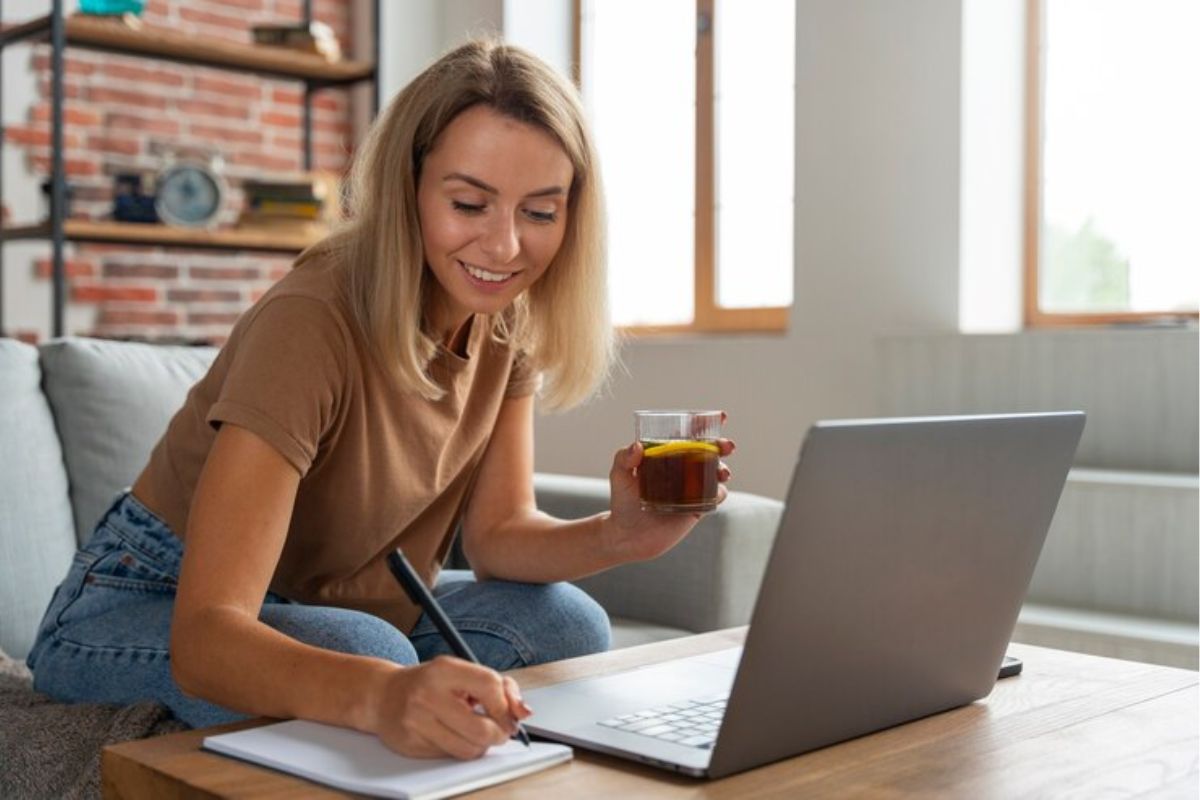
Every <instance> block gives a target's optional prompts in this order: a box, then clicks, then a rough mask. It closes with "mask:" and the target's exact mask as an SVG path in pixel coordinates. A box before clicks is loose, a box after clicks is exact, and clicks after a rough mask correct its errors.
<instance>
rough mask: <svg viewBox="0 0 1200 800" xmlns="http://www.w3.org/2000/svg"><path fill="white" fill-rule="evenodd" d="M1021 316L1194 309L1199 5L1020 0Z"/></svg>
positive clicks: (1067, 317) (1067, 319)
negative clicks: (1023, 60)
mask: <svg viewBox="0 0 1200 800" xmlns="http://www.w3.org/2000/svg"><path fill="white" fill-rule="evenodd" d="M1028 22H1029V48H1028V50H1029V54H1030V55H1029V78H1028V80H1029V84H1028V86H1029V107H1028V117H1029V134H1028V139H1029V142H1028V146H1027V147H1028V150H1027V162H1028V164H1027V174H1026V177H1027V183H1028V188H1027V192H1028V195H1027V203H1026V206H1027V208H1026V234H1025V239H1026V247H1025V261H1026V290H1025V317H1026V322H1027V324H1029V325H1035V326H1036V325H1055V324H1080V323H1091V322H1102V323H1108V322H1121V321H1129V322H1137V321H1145V320H1151V319H1157V318H1172V317H1173V318H1181V319H1182V318H1187V317H1191V318H1195V317H1196V312H1197V308H1198V307H1200V247H1198V246H1197V242H1196V240H1195V236H1194V234H1193V233H1192V231H1193V230H1194V229H1195V228H1194V226H1195V224H1196V221H1195V217H1196V211H1197V205H1196V201H1195V197H1196V187H1197V186H1198V185H1200V103H1197V102H1196V97H1197V95H1198V94H1200V77H1198V76H1200V48H1197V47H1196V41H1197V39H1198V38H1200V4H1197V3H1196V2H1195V0H1030V3H1029V20H1028Z"/></svg>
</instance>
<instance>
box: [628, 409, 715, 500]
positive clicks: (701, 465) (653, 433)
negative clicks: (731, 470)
mask: <svg viewBox="0 0 1200 800" xmlns="http://www.w3.org/2000/svg"><path fill="white" fill-rule="evenodd" d="M633 418H634V427H635V436H636V437H637V440H638V441H639V442H641V443H642V463H641V466H639V467H638V487H639V490H640V497H641V501H642V508H643V509H645V510H647V511H667V512H689V513H696V512H704V511H712V510H713V509H714V508H716V507H717V486H718V481H717V467H718V466H719V465H720V463H721V449H720V446H719V445H718V444H717V440H718V439H719V438H720V436H721V412H720V411H682V410H666V411H635V412H633Z"/></svg>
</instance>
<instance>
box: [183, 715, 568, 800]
mask: <svg viewBox="0 0 1200 800" xmlns="http://www.w3.org/2000/svg"><path fill="white" fill-rule="evenodd" d="M203 746H204V749H205V750H212V751H214V752H217V753H222V754H224V755H229V756H233V757H234V758H240V759H243V760H245V761H251V762H254V763H255V764H262V765H263V766H267V767H272V768H274V769H278V770H282V771H283V772H290V773H292V774H293V775H299V776H301V777H303V778H308V779H309V780H311V781H316V782H317V783H324V784H327V785H329V786H335V787H337V788H339V789H345V790H346V791H350V792H358V793H359V794H367V795H374V796H376V797H396V798H404V799H405V800H437V798H439V797H452V796H454V795H456V794H462V793H463V792H470V791H473V790H475V789H482V788H483V787H485V786H491V785H492V784H496V783H503V782H504V781H509V780H512V779H513V778H519V777H521V776H522V775H528V774H529V773H531V772H537V771H539V770H543V769H546V768H547V767H551V766H553V765H555V764H559V763H562V762H564V761H569V760H570V759H571V748H569V747H566V746H564V745H560V744H546V743H542V742H534V743H533V745H532V746H530V747H528V748H527V747H525V745H523V744H521V743H520V742H515V741H510V742H507V743H506V744H504V745H503V746H501V747H493V748H492V749H490V750H489V751H488V752H487V753H486V754H485V755H484V756H483V757H482V758H478V759H475V760H473V761H458V760H457V759H450V758H439V759H427V758H406V757H404V756H402V755H399V754H398V753H395V752H393V751H391V750H389V749H388V748H387V747H386V746H384V744H383V743H382V742H380V741H379V739H377V738H376V737H374V736H372V735H371V734H369V733H360V732H359V731H354V730H349V729H348V728H338V727H334V726H332V725H322V724H321V723H319V722H308V721H306V720H291V721H289V722H279V723H276V724H274V725H264V726H263V727H261V728H249V729H247V730H244V731H236V732H234V733H222V734H219V735H217V736H207V737H205V739H204V745H203Z"/></svg>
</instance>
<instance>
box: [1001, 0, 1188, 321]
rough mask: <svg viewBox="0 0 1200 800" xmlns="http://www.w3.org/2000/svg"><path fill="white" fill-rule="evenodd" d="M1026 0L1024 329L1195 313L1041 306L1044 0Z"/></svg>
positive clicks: (1184, 318)
mask: <svg viewBox="0 0 1200 800" xmlns="http://www.w3.org/2000/svg"><path fill="white" fill-rule="evenodd" d="M1047 2H1050V0H1026V2H1025V214H1024V217H1025V219H1024V225H1023V227H1024V246H1023V254H1024V255H1023V262H1024V265H1023V267H1024V268H1023V280H1024V285H1023V287H1022V292H1021V294H1022V298H1023V299H1022V311H1023V318H1024V323H1025V327H1026V328H1062V327H1081V326H1084V327H1086V326H1097V325H1114V324H1117V325H1119V324H1133V325H1136V324H1145V323H1163V322H1177V323H1185V322H1187V321H1188V320H1192V321H1194V320H1196V319H1198V318H1200V312H1197V311H1108V312H1055V311H1043V310H1042V308H1041V303H1040V297H1039V295H1040V289H1041V285H1040V278H1041V273H1040V268H1041V254H1042V160H1043V140H1042V134H1043V127H1044V115H1045V110H1046V105H1045V101H1046V81H1045V77H1046V75H1045V66H1046V62H1045V52H1046V39H1045V30H1046V3H1047Z"/></svg>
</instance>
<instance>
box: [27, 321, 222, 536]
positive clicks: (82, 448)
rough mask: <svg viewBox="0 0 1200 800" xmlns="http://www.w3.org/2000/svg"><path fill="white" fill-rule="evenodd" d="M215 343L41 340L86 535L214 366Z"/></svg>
mask: <svg viewBox="0 0 1200 800" xmlns="http://www.w3.org/2000/svg"><path fill="white" fill-rule="evenodd" d="M216 353H217V351H216V350H215V349H214V348H211V347H174V346H171V347H167V346H160V345H149V344H137V343H131V342H111V341H104V340H101V339H58V340H55V341H51V342H48V343H46V344H44V345H42V347H41V358H42V372H43V373H44V375H45V389H46V394H47V395H48V396H49V398H50V405H51V407H52V408H53V409H54V419H55V422H56V423H57V425H58V433H59V437H60V438H61V440H62V446H63V452H64V454H65V456H66V465H67V474H68V476H69V477H70V481H71V503H72V505H73V507H74V511H75V533H76V537H77V540H78V541H79V542H80V543H82V542H83V541H84V540H86V539H87V537H88V536H89V535H90V534H91V531H92V528H93V527H94V526H95V524H96V522H97V521H98V520H99V518H100V515H101V514H103V513H104V511H105V510H106V509H107V508H108V506H109V505H110V504H111V503H112V501H113V497H114V495H115V494H116V493H117V492H119V491H121V490H122V489H124V488H125V487H127V486H129V485H130V484H132V483H133V481H134V479H135V478H137V476H138V474H139V473H140V472H141V471H142V467H144V466H145V464H146V459H147V458H149V456H150V451H151V450H152V449H154V445H155V444H156V443H157V442H158V438H159V437H160V436H161V435H162V433H163V431H165V430H166V428H167V423H168V422H169V421H170V419H171V417H172V416H173V415H174V414H175V412H176V410H178V409H179V407H180V406H182V405H183V400H184V397H186V395H187V391H188V389H189V388H191V386H192V384H194V383H195V382H196V381H197V380H199V379H200V378H201V377H202V376H203V375H204V373H205V372H206V371H207V370H208V367H209V365H210V364H211V363H212V360H213V358H214V357H215V356H216Z"/></svg>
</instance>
